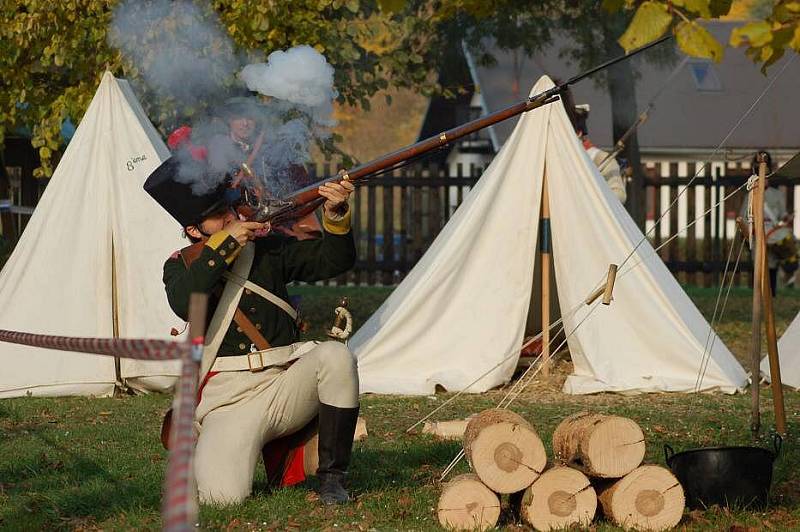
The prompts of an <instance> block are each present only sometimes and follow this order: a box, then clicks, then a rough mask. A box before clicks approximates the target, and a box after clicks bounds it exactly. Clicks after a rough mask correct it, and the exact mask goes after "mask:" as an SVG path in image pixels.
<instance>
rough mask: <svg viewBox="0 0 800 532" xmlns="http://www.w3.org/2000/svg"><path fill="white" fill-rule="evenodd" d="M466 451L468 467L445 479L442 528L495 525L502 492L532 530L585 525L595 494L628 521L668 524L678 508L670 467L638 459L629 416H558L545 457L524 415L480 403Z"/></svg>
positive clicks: (648, 526) (637, 435)
mask: <svg viewBox="0 0 800 532" xmlns="http://www.w3.org/2000/svg"><path fill="white" fill-rule="evenodd" d="M464 453H465V455H466V457H467V459H468V460H469V463H470V466H471V467H472V470H473V472H474V473H470V474H465V475H460V476H458V477H455V478H454V479H453V480H451V481H450V482H448V483H447V484H445V485H444V488H443V490H442V495H441V497H440V499H439V505H438V518H439V522H440V523H441V524H442V526H444V527H446V528H450V529H458V530H475V529H479V530H486V529H488V528H491V527H493V526H495V525H496V524H497V520H498V518H499V517H500V507H501V503H500V498H501V496H502V495H503V494H508V495H509V501H510V505H511V507H512V508H513V509H514V510H515V511H517V512H519V515H520V516H521V517H522V519H524V520H525V521H526V522H527V523H529V524H530V525H531V526H532V527H533V528H535V529H536V530H552V529H557V528H568V527H570V526H573V525H578V526H584V527H585V526H588V525H589V524H590V523H591V522H592V520H593V519H594V517H595V513H596V512H597V508H598V501H599V503H600V507H601V509H602V511H603V513H604V514H605V516H606V517H607V518H608V519H609V520H610V521H612V522H614V523H615V524H617V525H620V526H622V527H624V528H626V529H634V530H666V529H669V528H672V527H674V526H675V525H676V524H678V522H679V521H680V519H681V516H682V515H683V508H684V495H683V488H682V487H681V485H680V483H679V482H678V480H677V479H676V478H675V476H674V475H673V474H672V473H671V472H670V471H669V470H667V469H665V468H663V467H659V466H655V465H641V464H642V460H643V459H644V454H645V441H644V434H643V433H642V430H641V428H640V427H639V425H637V424H636V423H635V422H634V421H632V420H630V419H627V418H623V417H618V416H606V415H602V414H591V413H588V412H582V413H579V414H575V415H573V416H570V417H568V418H566V419H564V420H563V421H562V422H561V424H559V426H558V427H557V428H556V430H555V432H554V433H553V453H554V454H555V459H554V461H553V462H552V463H550V464H548V461H547V456H546V454H545V449H544V445H543V444H542V440H541V439H540V438H539V435H538V434H537V433H536V430H535V429H534V428H533V426H532V425H531V424H530V423H528V422H527V421H526V420H525V419H523V418H522V417H521V416H519V415H518V414H515V413H513V412H510V411H508V410H497V409H492V410H485V411H483V412H481V413H480V414H478V415H477V416H475V417H473V418H472V419H471V420H470V421H469V424H468V425H467V428H466V430H465V432H464Z"/></svg>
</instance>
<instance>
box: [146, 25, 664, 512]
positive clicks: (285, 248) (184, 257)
mask: <svg viewBox="0 0 800 532" xmlns="http://www.w3.org/2000/svg"><path fill="white" fill-rule="evenodd" d="M663 40H664V39H662V40H660V41H656V42H654V43H652V44H650V45H648V46H646V47H643V48H641V49H640V50H639V51H641V50H644V49H646V48H649V47H651V46H655V45H657V44H659V43H660V42H663ZM630 55H632V54H629V55H627V56H622V57H620V58H617V59H614V60H612V61H609V62H607V63H604V64H603V65H600V66H598V67H596V68H594V69H592V70H590V71H588V72H586V73H584V74H581V75H579V76H575V77H573V78H571V79H570V80H568V81H567V82H566V83H563V84H561V85H559V86H557V87H553V88H552V89H549V90H547V91H545V92H543V93H541V94H538V95H535V96H533V97H531V98H529V99H526V100H524V101H522V102H519V103H518V104H516V105H513V106H511V107H509V108H507V109H504V110H502V111H500V112H498V113H494V114H492V115H490V116H487V117H484V118H481V119H478V120H475V121H473V122H469V123H467V124H465V125H463V126H460V127H457V128H454V129H451V130H448V131H445V132H443V133H441V134H440V135H438V136H434V137H431V138H429V139H427V140H423V141H421V142H419V143H417V144H414V145H412V146H409V147H407V148H405V149H402V150H398V151H396V152H393V153H390V154H388V155H386V156H384V157H381V158H379V159H377V160H375V161H372V162H369V163H366V164H363V165H360V166H357V167H355V168H351V169H349V170H345V171H343V172H341V173H340V174H338V175H337V176H335V177H331V178H328V179H325V180H323V181H321V182H319V183H315V184H313V185H310V186H307V187H305V188H301V189H300V190H298V191H296V192H294V193H292V194H289V195H287V196H286V197H284V198H280V199H276V195H275V194H269V193H268V191H267V190H266V188H267V185H269V184H270V183H265V182H263V179H254V178H250V177H252V176H250V175H244V177H247V178H250V179H245V178H241V179H239V180H238V182H235V181H234V179H229V180H225V181H222V182H218V181H215V180H213V179H206V178H205V177H206V175H205V173H206V172H214V171H219V170H218V169H215V168H214V167H213V164H214V163H213V161H214V160H215V158H216V155H215V154H214V153H213V151H214V150H215V149H216V148H215V147H213V146H210V147H209V151H210V152H212V153H210V154H209V158H210V159H211V161H212V164H211V165H205V164H203V162H202V161H197V160H194V159H191V158H189V159H180V158H179V157H173V158H171V159H169V160H167V161H166V162H164V163H163V164H162V165H161V166H160V167H159V168H158V169H157V170H156V171H155V172H154V173H153V174H152V175H151V176H150V177H149V179H148V180H147V182H146V183H145V189H146V190H147V192H148V193H149V194H150V195H151V196H152V197H153V198H154V199H155V200H156V201H157V202H158V203H159V204H160V205H161V206H162V207H164V209H165V210H167V211H168V212H169V213H170V214H171V215H172V216H173V217H174V218H175V219H176V220H177V221H178V222H179V223H180V224H181V226H182V227H183V228H184V230H185V232H186V234H187V236H188V237H189V238H191V239H192V240H193V241H194V242H195V243H194V244H192V245H191V246H188V247H186V248H184V249H182V250H180V251H179V252H176V253H175V254H174V255H173V256H172V257H170V258H169V259H167V261H166V263H165V264H164V277H163V279H164V285H165V289H166V293H167V297H168V299H169V303H170V306H171V307H172V309H173V310H174V311H175V313H176V314H177V315H178V316H180V317H182V318H184V319H186V317H187V310H188V302H189V295H190V294H191V293H192V292H204V293H208V294H210V295H212V300H213V302H212V308H213V312H214V314H213V318H212V319H211V322H210V325H209V330H208V333H207V335H206V338H207V341H206V347H205V352H204V355H203V362H202V366H201V373H200V374H201V397H200V402H199V405H198V409H197V415H196V422H197V425H198V427H199V436H198V439H197V449H196V454H195V460H194V464H195V475H196V478H197V485H198V489H199V494H200V499H201V501H203V502H207V503H223V504H227V503H236V502H240V501H242V500H243V499H245V498H246V497H247V496H249V494H250V492H251V489H252V481H253V472H254V469H255V465H256V461H257V459H258V456H259V453H262V452H263V453H264V457H265V462H266V463H267V465H268V468H269V465H270V464H278V466H277V467H275V468H273V473H274V474H276V475H277V477H274V478H270V481H271V482H273V483H274V484H276V485H277V484H281V485H289V484H291V483H296V482H299V481H301V480H303V478H304V475H303V471H302V463H303V462H304V460H303V458H302V455H301V457H300V458H299V461H298V454H299V453H302V452H305V448H304V445H303V444H304V442H305V439H306V435H308V434H312V433H313V432H314V426H315V423H316V424H317V426H318V433H319V449H318V451H317V454H318V456H317V458H318V463H319V466H318V469H317V475H318V477H319V479H320V488H319V493H320V499H321V500H322V502H323V503H326V504H336V503H343V502H346V501H348V500H349V498H350V497H349V495H348V492H347V490H346V488H345V482H344V480H345V474H346V471H347V467H348V465H349V462H350V454H351V448H352V443H353V434H354V430H355V426H356V420H357V414H358V391H359V387H358V374H357V372H356V365H355V361H354V359H353V355H352V354H351V353H350V351H349V350H348V348H347V347H346V346H345V345H344V344H341V343H339V342H323V343H318V342H299V341H298V340H299V334H298V328H297V324H296V314H295V312H294V309H292V308H291V307H290V306H289V305H288V304H287V303H286V301H287V299H288V291H287V288H286V285H287V283H289V282H293V281H317V280H321V279H328V278H331V277H335V276H337V275H340V274H342V273H344V272H346V271H347V270H349V269H350V268H351V267H352V266H353V264H354V263H355V259H356V247H355V242H354V239H353V234H352V231H351V211H350V209H349V206H348V198H349V197H350V194H351V193H352V192H353V190H354V189H355V184H356V183H358V182H363V181H364V180H365V179H367V178H369V177H370V176H372V175H375V174H376V173H378V172H381V171H382V170H385V169H388V168H392V167H395V166H396V165H399V164H403V163H405V162H407V161H408V160H410V159H413V158H415V157H416V156H419V155H421V154H423V153H426V152H428V151H431V150H433V149H436V148H438V147H440V146H442V145H444V144H447V143H449V142H452V141H454V140H456V139H458V138H461V137H463V136H466V135H469V134H471V133H473V132H474V131H477V130H479V129H481V128H484V127H487V126H490V125H492V124H494V123H497V122H499V121H501V120H505V119H507V118H511V117H513V116H516V115H519V114H521V113H524V112H526V111H530V110H532V109H536V108H538V107H541V106H543V105H546V104H548V103H551V102H554V101H556V100H558V98H559V95H560V94H561V92H562V91H564V90H565V89H566V88H567V87H568V86H569V85H571V84H573V83H576V82H577V81H579V80H581V79H583V78H585V77H587V76H589V75H591V74H592V73H595V72H597V71H599V70H602V69H604V68H606V67H608V66H610V65H611V64H614V63H616V62H618V61H622V60H624V59H626V58H627V57H630ZM243 118H246V117H241V116H234V117H233V120H232V121H231V124H230V125H231V132H230V138H229V139H224V138H223V139H219V143H220V146H221V148H220V149H223V150H224V149H228V148H232V149H235V150H239V157H241V156H243V155H244V154H245V153H246V152H248V151H253V150H255V148H256V147H255V146H253V147H252V148H251V150H247V149H244V148H245V146H244V144H247V147H250V146H249V142H248V141H249V140H250V139H252V138H253V134H254V133H255V129H256V128H255V125H254V124H251V123H249V122H247V121H243V122H242V123H241V124H239V123H238V122H237V120H239V119H243ZM239 126H241V127H239ZM268 133H269V132H268V131H267V134H266V135H265V136H264V140H263V142H264V146H265V148H266V147H268V146H267V144H268V143H269V142H270V139H269V135H268ZM223 141H224V143H223ZM223 144H224V145H223ZM254 144H255V142H254ZM265 148H262V149H265ZM224 162H225V161H224ZM244 162H245V164H246V165H247V166H244V165H242V164H241V161H239V163H238V167H240V168H243V169H245V174H246V173H247V170H246V168H249V167H250V165H249V164H247V161H244ZM257 166H258V165H256V167H257ZM256 170H257V169H256ZM187 173H188V174H194V177H196V179H195V180H194V182H199V183H205V184H208V183H215V186H213V187H210V188H208V189H206V190H203V191H201V192H199V193H198V191H197V190H196V189H193V188H192V186H190V185H189V184H187V179H185V177H186V175H187ZM260 177H261V178H263V177H264V176H260ZM250 188H253V189H254V190H249V189H250ZM232 192H233V193H232ZM319 207H322V216H321V218H322V228H323V236H322V238H320V239H315V240H304V241H300V240H298V239H296V238H293V237H291V236H287V235H286V234H282V233H279V232H277V231H275V230H272V229H273V228H274V227H275V226H277V225H279V224H289V223H292V222H294V221H296V220H299V219H302V218H303V217H305V216H308V215H313V213H314V212H315V211H316V210H317V209H318V208H319ZM259 234H262V235H263V236H260V237H259V238H257V236H258V235H259ZM340 314H343V313H341V312H340ZM341 325H344V328H342V327H341ZM347 328H348V327H347V325H346V322H343V321H340V323H339V324H338V326H337V327H336V329H338V330H341V331H342V332H344V331H346V330H347ZM335 332H338V331H335ZM337 336H338V335H337ZM298 463H300V464H301V466H300V468H301V470H300V471H299V472H298V471H297V468H296V464H298ZM270 474H271V473H269V472H268V475H270Z"/></svg>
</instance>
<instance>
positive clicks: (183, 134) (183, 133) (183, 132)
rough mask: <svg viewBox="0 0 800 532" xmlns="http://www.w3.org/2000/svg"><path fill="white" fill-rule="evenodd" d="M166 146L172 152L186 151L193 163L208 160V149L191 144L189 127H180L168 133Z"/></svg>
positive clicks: (190, 129)
mask: <svg viewBox="0 0 800 532" xmlns="http://www.w3.org/2000/svg"><path fill="white" fill-rule="evenodd" d="M167 146H169V149H170V150H172V151H173V152H175V151H178V150H180V149H186V150H187V151H188V152H189V153H190V154H192V159H194V160H195V161H205V160H206V159H207V158H208V148H206V147H205V146H196V145H194V144H193V143H192V128H191V127H189V126H181V127H179V128H178V129H176V130H175V131H173V132H172V133H170V135H169V137H167Z"/></svg>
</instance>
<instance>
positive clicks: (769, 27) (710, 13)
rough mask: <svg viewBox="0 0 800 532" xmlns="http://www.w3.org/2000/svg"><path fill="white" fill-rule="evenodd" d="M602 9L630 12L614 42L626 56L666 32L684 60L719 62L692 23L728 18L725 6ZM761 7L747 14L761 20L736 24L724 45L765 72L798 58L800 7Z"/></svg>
mask: <svg viewBox="0 0 800 532" xmlns="http://www.w3.org/2000/svg"><path fill="white" fill-rule="evenodd" d="M603 4H604V6H605V7H606V9H608V10H609V11H611V12H614V11H619V10H623V9H624V10H635V15H634V17H633V19H632V21H631V24H630V26H628V28H627V30H626V31H625V33H624V34H623V35H622V37H620V44H621V45H622V46H623V47H624V48H625V49H626V50H631V49H633V48H636V47H637V46H640V45H641V44H645V43H646V42H649V41H652V40H653V39H657V38H658V37H660V36H661V35H663V34H664V33H666V32H667V31H669V30H671V31H672V32H673V33H674V34H675V37H676V40H677V42H678V46H679V47H680V48H681V50H683V51H684V52H685V53H686V54H688V55H691V56H694V57H705V58H708V59H712V60H714V61H720V60H721V59H722V53H723V45H722V43H720V42H719V41H717V40H716V39H715V38H714V36H713V35H711V33H710V32H709V31H708V30H707V29H706V28H704V27H703V26H702V25H701V24H699V23H698V20H699V19H705V20H709V19H719V18H722V17H724V16H725V15H728V13H729V12H730V11H731V5H732V2H731V0H644V1H639V0H603ZM763 7H764V6H759V9H758V10H757V12H753V13H751V14H752V15H754V16H756V17H762V18H759V19H757V20H751V21H746V22H742V23H741V25H739V26H738V27H736V28H734V29H733V31H732V32H731V35H730V40H729V44H730V45H731V46H742V47H745V48H746V51H745V53H746V54H747V56H748V57H750V58H751V59H752V60H753V61H754V62H756V63H760V64H761V65H762V72H765V71H766V69H767V68H768V67H769V66H770V65H772V64H773V63H775V62H776V61H778V60H779V59H780V58H781V57H783V55H784V53H786V51H788V50H794V51H795V52H800V1H798V0H778V1H776V2H771V9H769V8H767V10H763V9H761V8H763ZM754 11H755V10H754Z"/></svg>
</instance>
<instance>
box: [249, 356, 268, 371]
mask: <svg viewBox="0 0 800 532" xmlns="http://www.w3.org/2000/svg"><path fill="white" fill-rule="evenodd" d="M253 355H258V364H259V365H258V366H253V359H252V358H250V357H251V356H253ZM247 366H248V367H249V368H250V373H258V372H259V371H261V370H263V369H264V355H263V353H261V351H255V352H253V353H247Z"/></svg>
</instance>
